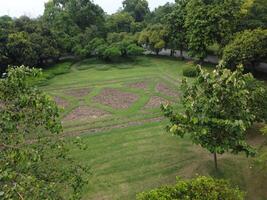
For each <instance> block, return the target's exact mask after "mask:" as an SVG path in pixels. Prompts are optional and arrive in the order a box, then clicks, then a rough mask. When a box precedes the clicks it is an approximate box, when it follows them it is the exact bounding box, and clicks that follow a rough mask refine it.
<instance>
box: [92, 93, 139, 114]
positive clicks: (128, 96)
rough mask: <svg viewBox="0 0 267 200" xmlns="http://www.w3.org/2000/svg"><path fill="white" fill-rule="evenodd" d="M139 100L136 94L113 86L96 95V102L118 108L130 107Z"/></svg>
mask: <svg viewBox="0 0 267 200" xmlns="http://www.w3.org/2000/svg"><path fill="white" fill-rule="evenodd" d="M137 100H138V96H137V95H136V94H132V93H128V92H122V91H119V90H117V89H111V88H106V89H104V90H103V91H102V92H101V93H100V94H99V95H98V96H96V97H94V101H95V102H97V103H101V104H103V105H106V106H110V107H112V108H117V109H126V108H129V107H130V106H131V105H132V104H133V103H134V102H136V101H137Z"/></svg>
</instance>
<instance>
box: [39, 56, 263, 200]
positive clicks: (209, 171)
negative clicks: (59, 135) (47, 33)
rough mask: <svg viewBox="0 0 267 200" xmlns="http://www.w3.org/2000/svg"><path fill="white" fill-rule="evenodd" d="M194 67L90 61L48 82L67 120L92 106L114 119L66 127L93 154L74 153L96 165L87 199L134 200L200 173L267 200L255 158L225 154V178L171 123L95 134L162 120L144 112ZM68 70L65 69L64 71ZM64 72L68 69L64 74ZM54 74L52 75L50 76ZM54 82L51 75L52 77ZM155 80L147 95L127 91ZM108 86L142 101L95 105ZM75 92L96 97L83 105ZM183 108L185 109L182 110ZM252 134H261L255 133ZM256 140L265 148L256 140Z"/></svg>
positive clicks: (166, 62) (145, 61) (222, 161)
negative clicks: (160, 89)
mask: <svg viewBox="0 0 267 200" xmlns="http://www.w3.org/2000/svg"><path fill="white" fill-rule="evenodd" d="M188 65H189V64H187V63H185V62H180V61H177V60H172V59H162V58H161V59H159V58H147V57H141V58H139V59H138V60H137V61H135V62H131V63H130V62H127V63H118V64H106V63H99V61H97V60H87V61H84V62H82V63H78V64H76V65H74V66H73V67H72V68H71V69H70V70H69V67H68V64H66V65H64V66H63V65H60V66H61V70H62V69H66V72H68V71H69V73H67V74H62V75H58V76H56V77H55V78H52V79H49V80H47V81H46V82H45V86H44V87H43V88H44V89H45V90H46V91H48V92H50V93H51V94H52V95H57V96H60V97H62V98H64V99H66V100H68V101H69V103H70V106H69V107H68V108H67V109H66V110H65V111H64V113H63V115H66V114H68V113H69V112H70V111H71V110H72V109H73V108H75V107H77V106H79V105H81V104H82V105H83V104H86V105H91V106H94V107H97V108H101V109H103V110H106V111H108V112H110V113H111V114H112V116H111V117H107V118H105V119H97V120H91V121H86V122H82V121H76V122H68V123H65V124H64V127H65V131H66V132H77V131H78V132H80V133H82V134H84V135H83V140H84V141H85V143H86V144H88V146H89V148H88V150H87V151H79V150H77V149H75V148H73V154H74V155H76V157H77V160H79V161H81V162H84V163H86V164H88V165H89V166H91V168H92V175H88V176H89V177H90V184H89V185H88V187H87V188H86V191H85V194H84V195H85V196H84V199H134V198H135V194H136V193H137V192H140V191H143V190H147V189H151V188H154V187H157V186H160V185H163V184H171V183H174V182H175V177H176V176H181V177H183V178H188V177H194V176H195V175H196V174H203V175H212V176H216V177H223V178H227V179H230V181H231V182H233V183H234V184H238V185H239V186H240V187H241V188H242V189H244V190H245V191H247V192H248V195H247V197H248V199H251V200H254V199H257V200H261V199H262V200H263V199H267V191H266V190H265V188H266V185H267V179H266V176H264V174H263V173H262V172H260V171H259V170H258V169H255V168H254V166H253V159H247V158H246V157H245V156H244V155H238V156H234V155H228V154H227V155H224V156H222V157H220V159H219V166H220V170H221V171H220V173H219V174H215V173H214V171H213V162H212V156H211V155H210V154H209V153H208V152H206V151H205V150H203V149H201V148H200V147H198V146H196V145H192V144H191V142H190V141H189V139H188V138H185V139H179V138H176V137H174V136H171V135H168V134H166V133H165V131H164V126H165V125H166V121H162V122H160V123H159V122H147V123H145V124H142V125H138V126H130V127H127V128H123V129H113V130H110V131H104V132H102V133H97V134H92V132H91V129H93V128H101V127H109V126H110V127H113V126H114V125H117V124H127V123H129V122H132V121H140V120H143V119H147V118H153V117H157V116H161V113H160V110H159V109H158V108H157V109H148V110H145V111H144V110H143V106H144V105H145V104H146V102H147V101H148V100H149V97H150V96H153V95H160V96H162V97H164V98H167V99H169V100H173V101H176V99H173V98H171V97H167V96H164V95H162V94H159V93H157V92H155V90H154V87H155V85H156V83H157V82H159V81H160V82H162V81H163V82H164V83H165V84H168V85H169V86H170V87H173V88H177V87H178V85H179V80H181V79H182V69H183V68H184V67H187V66H188ZM62 66H63V67H62ZM63 71H64V70H63ZM46 73H49V72H46ZM48 77H49V76H48ZM142 80H148V81H149V83H150V84H149V90H148V91H147V92H145V91H142V90H136V89H129V88H127V87H126V85H127V84H128V83H131V82H135V81H142ZM106 87H112V88H118V89H120V90H124V91H131V92H133V93H136V94H138V95H139V96H140V98H139V101H138V102H136V103H135V104H134V105H133V106H132V107H131V108H129V109H126V110H116V109H112V108H110V107H107V106H103V105H100V104H97V103H94V102H93V101H92V97H93V96H95V95H97V94H98V93H99V92H100V91H101V89H103V88H106ZM71 88H90V89H91V93H90V94H89V95H88V96H87V97H85V98H84V101H83V102H81V101H79V100H77V99H75V98H74V97H71V96H67V95H66V94H65V93H64V91H65V90H69V89H71ZM177 107H178V109H179V105H178V106H177ZM251 132H255V130H252V131H251ZM251 140H252V141H254V140H255V141H256V143H257V144H258V143H261V140H259V139H258V138H257V139H255V137H254V136H253V137H252V138H251Z"/></svg>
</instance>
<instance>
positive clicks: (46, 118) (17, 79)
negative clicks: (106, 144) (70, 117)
mask: <svg viewBox="0 0 267 200" xmlns="http://www.w3.org/2000/svg"><path fill="white" fill-rule="evenodd" d="M39 74H40V71H39V70H37V69H29V68H27V67H24V66H22V67H17V68H9V69H8V73H7V76H6V77H5V79H0V182H1V184H0V199H3V200H8V199H21V200H23V199H27V200H36V199H75V200H76V199H80V192H81V190H82V188H83V185H84V184H85V183H86V181H85V179H83V174H84V172H86V171H87V169H86V168H84V167H83V166H80V165H78V164H74V160H73V159H72V158H71V157H70V156H69V155H68V149H67V146H66V145H67V143H66V142H65V140H64V139H62V138H60V137H59V136H58V135H57V134H58V133H60V132H61V130H62V128H61V124H60V119H59V110H58V108H57V106H56V104H55V102H54V101H52V100H51V98H50V97H48V96H47V95H46V94H44V93H43V92H41V91H40V90H38V89H37V88H35V87H32V86H31V85H30V84H29V83H28V82H29V81H27V80H29V79H28V78H33V77H36V76H38V75H39ZM75 142H78V141H75ZM77 144H80V143H77ZM81 147H82V146H81Z"/></svg>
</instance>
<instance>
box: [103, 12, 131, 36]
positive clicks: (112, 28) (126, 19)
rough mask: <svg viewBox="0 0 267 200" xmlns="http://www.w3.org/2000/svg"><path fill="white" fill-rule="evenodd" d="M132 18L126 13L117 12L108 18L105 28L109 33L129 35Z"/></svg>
mask: <svg viewBox="0 0 267 200" xmlns="http://www.w3.org/2000/svg"><path fill="white" fill-rule="evenodd" d="M133 23H134V18H133V17H132V16H131V15H130V14H129V13H127V12H118V13H115V14H113V15H111V16H110V17H108V19H107V22H106V26H107V29H108V30H109V32H117V33H120V32H128V33H130V32H131V30H132V28H131V26H132V24H133Z"/></svg>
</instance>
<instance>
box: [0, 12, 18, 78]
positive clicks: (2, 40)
mask: <svg viewBox="0 0 267 200" xmlns="http://www.w3.org/2000/svg"><path fill="white" fill-rule="evenodd" d="M14 27H15V25H14V21H13V20H12V18H11V17H9V16H2V17H0V44H1V45H0V73H1V72H4V71H5V70H6V67H7V66H8V64H10V59H9V56H8V48H7V43H8V35H9V34H11V33H13V32H14V29H15V28H14Z"/></svg>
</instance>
